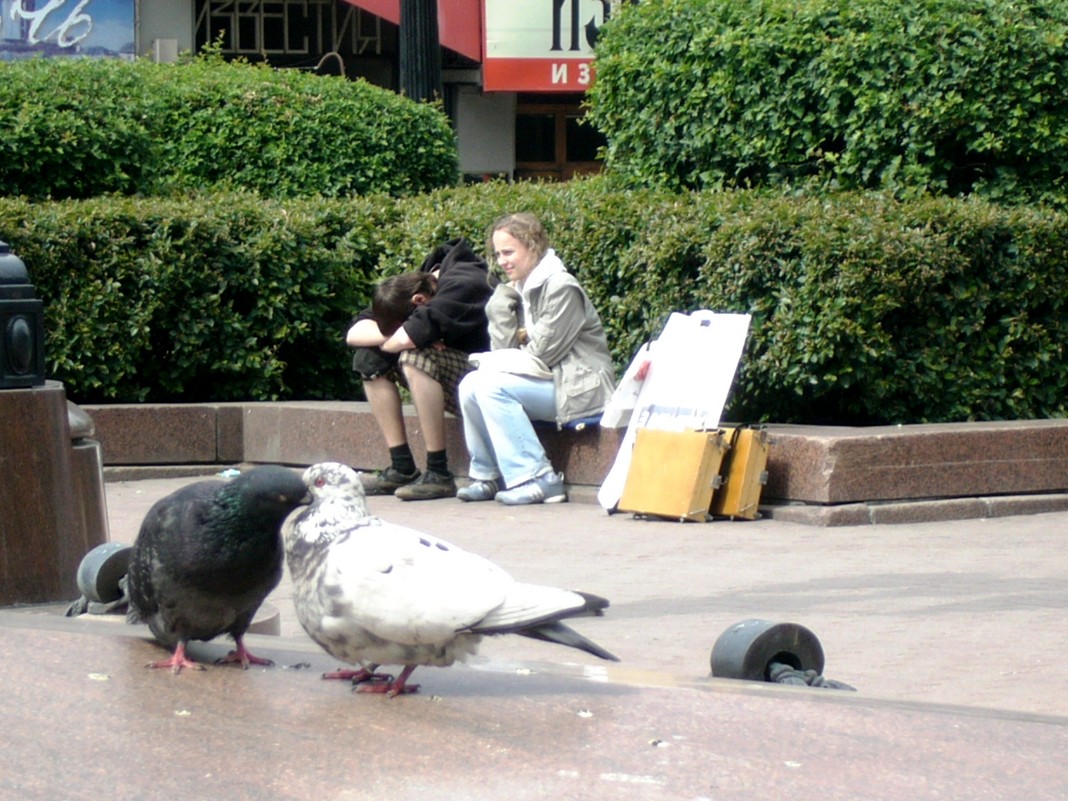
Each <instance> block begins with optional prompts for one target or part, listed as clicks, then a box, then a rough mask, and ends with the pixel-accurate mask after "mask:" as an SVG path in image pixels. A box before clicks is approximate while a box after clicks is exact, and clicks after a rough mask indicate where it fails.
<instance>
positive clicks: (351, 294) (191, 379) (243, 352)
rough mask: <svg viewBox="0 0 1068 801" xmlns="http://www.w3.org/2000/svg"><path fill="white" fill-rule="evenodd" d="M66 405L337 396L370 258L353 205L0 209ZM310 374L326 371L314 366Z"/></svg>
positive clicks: (370, 239) (232, 198)
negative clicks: (33, 295) (40, 311)
mask: <svg viewBox="0 0 1068 801" xmlns="http://www.w3.org/2000/svg"><path fill="white" fill-rule="evenodd" d="M0 210H2V214H3V219H4V221H5V227H6V224H8V223H10V224H11V225H13V226H15V227H14V228H13V229H12V230H11V232H8V231H4V236H7V237H9V240H8V241H10V242H11V243H12V244H13V245H15V244H16V243H17V253H18V255H19V256H20V257H21V258H22V259H23V261H25V262H26V264H27V266H28V268H29V269H30V277H31V281H32V282H33V283H34V285H35V286H36V288H37V295H38V297H41V298H42V299H44V301H45V316H46V330H47V349H46V359H47V364H48V372H49V374H50V375H51V376H54V377H55V378H57V379H59V380H61V381H63V382H64V383H65V384H66V386H67V390H68V394H69V395H71V397H73V398H74V399H76V400H79V401H81V402H107V401H125V402H131V401H144V400H152V401H206V400H216V401H223V400H250V399H251V400H272V399H278V398H284V397H293V396H294V393H296V394H297V395H298V396H299V397H304V398H331V397H345V396H347V395H349V394H351V392H352V389H353V387H352V383H351V376H350V375H349V372H348V371H347V370H344V369H341V366H342V365H343V364H345V363H346V362H345V360H346V358H347V353H346V349H345V346H344V331H345V328H346V324H347V322H348V319H349V316H350V315H351V312H352V310H353V309H355V308H359V307H362V306H363V305H365V304H366V303H367V302H368V300H369V298H370V292H371V290H372V288H373V281H372V280H371V279H370V278H369V277H368V275H369V273H370V271H371V270H372V269H373V264H374V258H375V254H376V253H377V250H378V247H377V244H376V241H375V229H376V227H377V221H376V217H375V214H374V212H373V209H371V208H370V207H368V206H365V205H364V204H362V203H361V202H360V201H357V200H353V201H351V202H350V204H349V206H348V209H347V210H348V212H349V214H348V215H347V216H346V215H341V214H338V213H337V210H336V209H335V208H334V207H332V206H331V204H330V203H329V202H328V201H323V200H308V201H303V202H301V203H294V204H292V205H287V206H282V205H279V204H278V203H275V202H271V201H264V200H262V199H260V198H257V197H255V196H252V195H221V196H216V197H213V198H211V200H210V201H209V200H208V199H207V198H193V199H190V200H161V199H156V200H144V199H142V200H138V201H136V202H135V201H133V200H130V199H94V200H88V201H81V202H71V201H68V202H63V203H51V204H43V205H32V204H28V203H23V202H3V201H0ZM324 365H327V366H329V368H328V369H323V368H324Z"/></svg>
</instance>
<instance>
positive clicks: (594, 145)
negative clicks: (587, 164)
mask: <svg viewBox="0 0 1068 801" xmlns="http://www.w3.org/2000/svg"><path fill="white" fill-rule="evenodd" d="M565 131H566V137H567V138H566V141H567V160H568V161H596V160H597V149H598V148H599V147H602V146H603V145H604V144H605V138H604V134H602V133H601V132H600V131H598V130H597V129H596V128H594V127H593V126H592V125H586V124H584V123H583V122H582V118H581V117H580V116H579V115H577V114H568V115H567V125H566V126H565Z"/></svg>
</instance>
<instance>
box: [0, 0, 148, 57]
mask: <svg viewBox="0 0 1068 801" xmlns="http://www.w3.org/2000/svg"><path fill="white" fill-rule="evenodd" d="M134 55H135V54H134V0H0V60H5V61H12V60H14V59H19V58H30V57H31V56H82V57H85V56H98V57H103V58H127V59H132V58H133V57H134Z"/></svg>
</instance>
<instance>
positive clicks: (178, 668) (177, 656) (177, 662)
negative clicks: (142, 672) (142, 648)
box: [145, 642, 204, 673]
mask: <svg viewBox="0 0 1068 801" xmlns="http://www.w3.org/2000/svg"><path fill="white" fill-rule="evenodd" d="M145 667H146V668H153V669H155V668H170V669H171V670H173V671H174V672H175V673H181V672H182V668H192V669H193V670H204V666H203V665H202V664H200V663H199V662H194V661H193V660H192V659H186V656H185V643H184V642H180V643H178V647H177V648H175V649H174V654H173V655H172V656H171V658H170V659H164V660H162V661H160V662H149V663H148V664H147V665H145Z"/></svg>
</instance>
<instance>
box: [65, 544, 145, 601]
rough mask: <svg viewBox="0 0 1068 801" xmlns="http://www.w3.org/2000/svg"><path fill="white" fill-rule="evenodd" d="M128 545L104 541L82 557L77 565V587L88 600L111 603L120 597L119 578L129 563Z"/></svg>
mask: <svg viewBox="0 0 1068 801" xmlns="http://www.w3.org/2000/svg"><path fill="white" fill-rule="evenodd" d="M131 550H133V549H132V548H131V547H130V546H129V545H123V544H122V543H119V542H105V543H104V544H103V545H97V546H96V547H95V548H93V550H91V551H89V553H87V554H86V555H85V556H83V557H82V561H81V564H79V565H78V589H79V590H81V592H82V594H83V595H84V596H85V597H86V598H88V599H89V600H90V601H98V602H100V603H105V604H107V603H111V602H112V601H117V600H119V598H121V597H122V590H120V589H119V579H121V578H122V577H123V576H125V575H126V570H127V567H128V566H129V564H130V551H131Z"/></svg>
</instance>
